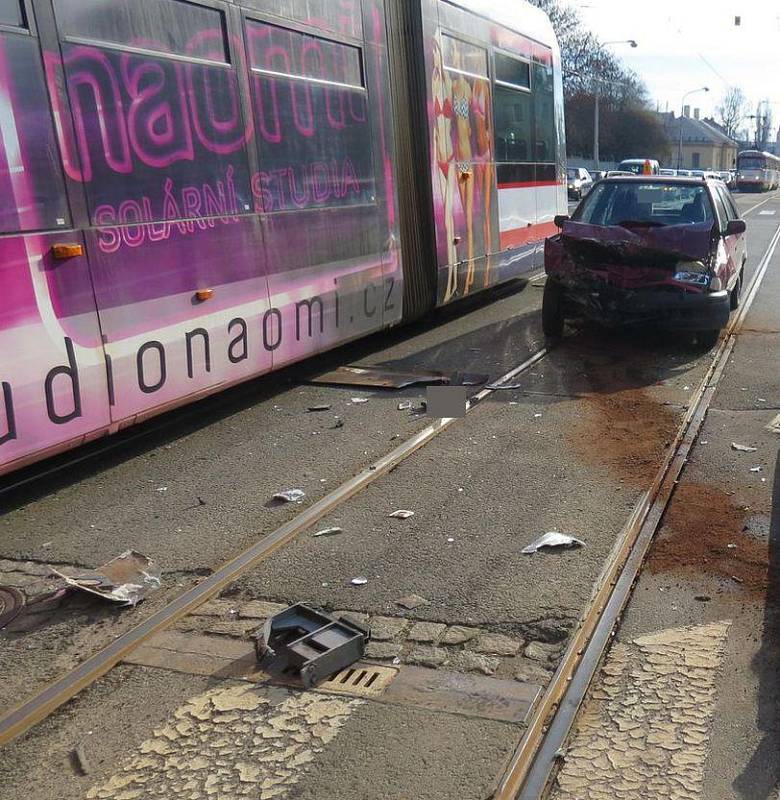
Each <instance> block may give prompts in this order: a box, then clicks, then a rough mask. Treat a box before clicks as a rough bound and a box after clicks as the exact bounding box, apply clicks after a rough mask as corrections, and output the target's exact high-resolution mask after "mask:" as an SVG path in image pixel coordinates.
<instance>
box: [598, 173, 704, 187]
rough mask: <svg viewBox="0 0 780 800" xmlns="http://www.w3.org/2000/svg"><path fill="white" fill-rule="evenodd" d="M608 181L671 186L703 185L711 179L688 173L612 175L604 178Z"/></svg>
mask: <svg viewBox="0 0 780 800" xmlns="http://www.w3.org/2000/svg"><path fill="white" fill-rule="evenodd" d="M604 181H605V182H606V183H668V184H670V185H671V186H702V185H703V184H707V183H712V181H711V180H705V179H704V178H697V177H696V176H695V175H694V176H691V177H689V176H686V175H612V176H611V177H606V178H604Z"/></svg>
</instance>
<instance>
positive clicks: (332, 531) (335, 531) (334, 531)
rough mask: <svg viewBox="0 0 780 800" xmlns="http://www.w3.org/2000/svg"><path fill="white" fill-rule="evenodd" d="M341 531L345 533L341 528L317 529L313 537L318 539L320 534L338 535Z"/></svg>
mask: <svg viewBox="0 0 780 800" xmlns="http://www.w3.org/2000/svg"><path fill="white" fill-rule="evenodd" d="M340 533H344V531H343V530H342V529H341V528H336V527H334V528H323V529H322V530H321V531H317V533H315V534H314V535H313V538H314V539H316V538H317V537H318V536H337V535H338V534H340Z"/></svg>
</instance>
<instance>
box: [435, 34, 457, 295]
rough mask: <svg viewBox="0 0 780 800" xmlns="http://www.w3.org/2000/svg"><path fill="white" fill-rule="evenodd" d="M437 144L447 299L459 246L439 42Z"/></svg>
mask: <svg viewBox="0 0 780 800" xmlns="http://www.w3.org/2000/svg"><path fill="white" fill-rule="evenodd" d="M431 90H432V94H433V118H434V122H433V147H434V152H435V153H436V174H437V176H438V180H439V192H440V195H441V199H442V204H443V206H444V209H443V210H444V231H445V236H446V239H447V270H448V272H447V288H446V290H445V292H444V302H445V303H446V302H448V301H449V300H451V299H452V298H453V297H455V295H456V294H457V292H458V273H457V269H458V268H457V261H458V253H457V250H456V249H455V211H454V205H455V153H454V150H453V146H452V118H453V111H452V81H451V80H450V76H449V75H448V74H447V72H446V71H445V70H444V67H443V63H442V54H441V50H440V49H439V46H438V44H435V45H434V48H433V76H432V78H431Z"/></svg>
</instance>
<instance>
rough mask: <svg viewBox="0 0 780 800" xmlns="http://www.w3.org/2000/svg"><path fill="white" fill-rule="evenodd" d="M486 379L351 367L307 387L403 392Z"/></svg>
mask: <svg viewBox="0 0 780 800" xmlns="http://www.w3.org/2000/svg"><path fill="white" fill-rule="evenodd" d="M487 379H488V376H487V375H481V374H472V373H468V372H453V373H451V374H446V373H444V372H440V371H439V370H425V371H421V372H412V371H409V370H400V369H392V368H390V367H361V366H357V365H350V366H345V367H338V369H334V370H331V371H330V372H324V373H323V374H322V375H318V376H317V377H316V378H311V379H310V380H309V383H324V384H331V385H336V386H365V387H368V388H371V389H405V388H406V387H407V386H420V385H436V384H449V385H453V386H481V385H482V384H483V383H485V382H486V381H487Z"/></svg>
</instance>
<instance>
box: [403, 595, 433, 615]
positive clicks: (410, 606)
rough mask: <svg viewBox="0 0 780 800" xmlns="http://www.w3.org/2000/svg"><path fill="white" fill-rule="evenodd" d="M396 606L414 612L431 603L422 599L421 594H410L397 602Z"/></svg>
mask: <svg viewBox="0 0 780 800" xmlns="http://www.w3.org/2000/svg"><path fill="white" fill-rule="evenodd" d="M395 604H396V605H397V606H401V608H405V609H406V610H407V611H414V609H415V608H420V606H429V605H430V604H431V601H430V600H426V599H425V598H424V597H420V595H419V594H410V595H407V596H406V597H402V598H401V599H400V600H396V601H395Z"/></svg>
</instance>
